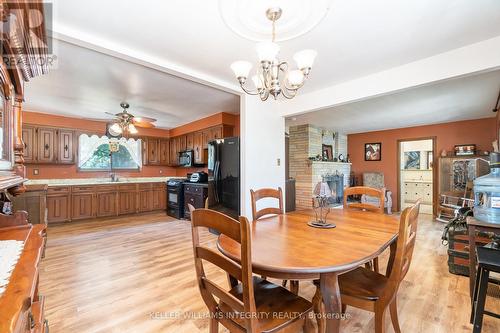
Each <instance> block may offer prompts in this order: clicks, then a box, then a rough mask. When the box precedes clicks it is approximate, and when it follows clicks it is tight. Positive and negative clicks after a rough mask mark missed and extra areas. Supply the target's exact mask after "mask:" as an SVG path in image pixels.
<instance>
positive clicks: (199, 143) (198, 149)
mask: <svg viewBox="0 0 500 333" xmlns="http://www.w3.org/2000/svg"><path fill="white" fill-rule="evenodd" d="M205 148H207V146H206V144H205V145H204V144H203V132H202V131H200V132H196V133H194V136H193V154H194V163H196V164H205V163H206V161H205V158H204V157H205V152H204V149H205Z"/></svg>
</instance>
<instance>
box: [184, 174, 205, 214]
mask: <svg viewBox="0 0 500 333" xmlns="http://www.w3.org/2000/svg"><path fill="white" fill-rule="evenodd" d="M207 200H208V184H206V183H189V182H186V183H184V218H186V219H190V218H191V215H190V212H189V206H188V205H189V204H190V205H192V206H193V207H194V208H205V205H206V203H207Z"/></svg>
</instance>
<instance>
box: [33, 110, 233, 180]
mask: <svg viewBox="0 0 500 333" xmlns="http://www.w3.org/2000/svg"><path fill="white" fill-rule="evenodd" d="M236 119H237V120H236ZM23 123H25V124H32V125H40V126H55V127H64V128H71V129H77V130H82V131H88V132H91V133H95V134H98V135H104V134H105V133H106V123H105V122H101V121H95V120H86V119H78V118H71V117H63V116H56V115H51V114H45V113H38V112H28V111H24V112H23ZM220 124H226V125H231V126H235V132H236V127H237V133H238V135H239V115H233V114H229V113H223V112H221V113H217V114H214V115H212V116H209V117H206V118H203V119H200V120H197V121H194V122H192V123H189V124H186V125H183V126H180V127H176V128H173V129H171V130H163V129H158V128H138V130H139V133H138V135H139V136H141V135H145V136H156V137H172V136H178V135H182V134H186V133H189V132H193V131H197V130H201V129H204V128H207V127H211V126H217V125H220ZM235 135H236V133H235ZM34 169H38V172H39V174H38V175H35V174H34V173H33V171H34ZM200 170H205V171H206V168H171V167H166V166H143V167H142V169H141V170H140V171H129V172H122V171H120V172H118V175H119V176H122V177H164V176H185V175H186V173H188V172H194V171H200ZM108 176H109V171H100V172H94V171H91V172H90V171H79V170H78V168H77V166H76V164H74V165H49V164H47V165H43V164H28V165H26V177H27V178H29V179H63V178H97V177H108Z"/></svg>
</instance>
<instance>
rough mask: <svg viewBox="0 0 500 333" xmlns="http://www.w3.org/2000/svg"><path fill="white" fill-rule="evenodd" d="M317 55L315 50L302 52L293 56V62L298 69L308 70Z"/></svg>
mask: <svg viewBox="0 0 500 333" xmlns="http://www.w3.org/2000/svg"><path fill="white" fill-rule="evenodd" d="M317 54H318V52H316V51H315V50H311V49H307V50H302V51H299V52H297V53H295V54H294V55H293V60H295V63H296V64H297V67H298V68H299V69H301V70H303V69H310V68H312V66H313V64H314V59H315V58H316V55H317Z"/></svg>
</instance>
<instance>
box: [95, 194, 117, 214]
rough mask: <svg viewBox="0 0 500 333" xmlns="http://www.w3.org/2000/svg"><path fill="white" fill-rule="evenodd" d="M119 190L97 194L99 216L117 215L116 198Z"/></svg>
mask: <svg viewBox="0 0 500 333" xmlns="http://www.w3.org/2000/svg"><path fill="white" fill-rule="evenodd" d="M117 195H118V194H117V192H116V191H114V192H103V193H97V194H96V199H97V200H96V202H97V207H96V208H97V212H96V215H97V217H105V216H114V215H117V213H118V211H117V209H116V199H117Z"/></svg>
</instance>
